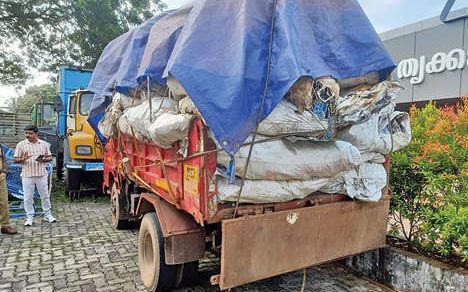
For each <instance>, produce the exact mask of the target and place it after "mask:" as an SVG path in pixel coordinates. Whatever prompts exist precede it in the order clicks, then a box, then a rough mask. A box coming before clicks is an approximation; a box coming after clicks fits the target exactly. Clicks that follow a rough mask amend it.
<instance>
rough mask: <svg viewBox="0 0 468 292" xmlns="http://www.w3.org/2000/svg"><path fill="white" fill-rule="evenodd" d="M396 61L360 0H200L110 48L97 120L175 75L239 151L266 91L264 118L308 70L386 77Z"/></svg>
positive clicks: (219, 134)
mask: <svg viewBox="0 0 468 292" xmlns="http://www.w3.org/2000/svg"><path fill="white" fill-rule="evenodd" d="M151 24H152V26H151V29H149V28H148V27H149V26H150V25H151ZM272 27H273V29H272ZM270 32H272V34H271V33H270ZM137 34H141V36H140V37H135V35H137ZM143 35H144V36H145V37H143ZM144 40H146V44H145V45H144V44H143V42H144ZM135 42H138V44H135ZM123 56H125V57H123ZM394 67H395V66H394V63H393V61H392V59H391V58H390V56H389V54H388V53H387V51H386V50H385V48H384V46H383V44H382V42H381V40H380V38H379V36H378V35H377V33H376V32H375V30H374V28H373V27H372V25H371V24H370V22H369V20H368V19H367V17H366V15H365V14H364V12H363V11H362V9H361V7H360V6H359V4H358V2H357V1H356V0H341V1H327V0H264V1H249V0H236V1H228V0H204V1H203V0H202V1H196V2H195V4H193V7H191V6H190V7H186V8H185V9H182V10H176V11H168V12H165V13H162V14H161V15H159V16H156V17H155V18H152V19H150V20H149V21H147V22H145V23H144V24H143V25H142V26H141V27H138V28H136V29H134V30H132V31H130V32H128V33H127V34H124V35H123V36H121V37H119V38H117V39H116V40H114V41H113V42H111V43H110V44H109V45H108V46H107V47H106V48H105V50H104V52H103V53H102V55H101V58H100V60H99V62H98V64H97V66H96V70H95V72H94V74H93V78H92V80H91V82H90V85H89V87H88V89H89V90H91V91H93V92H95V93H96V97H95V100H94V101H93V106H92V107H93V110H92V111H91V115H90V120H92V118H93V116H96V115H98V114H99V113H101V114H102V111H103V109H102V105H103V104H104V98H103V96H104V95H108V94H110V93H111V90H116V91H121V92H124V93H125V92H126V91H128V88H133V87H135V86H137V82H142V81H144V80H146V79H147V78H148V77H149V78H150V80H151V81H152V82H153V84H165V78H166V77H167V76H168V75H169V74H170V75H172V76H173V77H175V79H177V80H178V81H179V82H180V83H181V84H182V85H183V86H184V88H185V90H186V91H187V93H188V94H189V95H190V97H191V98H192V99H193V101H194V103H195V105H196V106H197V108H198V110H199V111H200V112H201V114H202V116H203V118H204V119H205V121H206V123H207V124H208V126H209V127H210V128H211V129H212V131H213V133H214V135H215V136H216V139H217V140H218V142H220V144H221V145H222V147H223V148H224V149H225V150H226V151H227V152H228V153H231V154H234V153H235V152H237V150H238V149H239V147H240V145H241V144H242V143H243V141H244V140H245V139H246V137H247V136H248V135H249V134H250V133H251V132H252V131H253V130H254V129H255V126H256V123H257V118H258V114H259V111H260V107H261V102H262V98H263V95H264V94H266V95H265V99H264V109H263V114H262V116H261V118H262V119H263V118H265V117H266V116H267V115H268V114H269V113H270V112H271V111H272V110H273V109H274V108H275V106H276V105H277V104H278V102H279V101H280V100H281V98H283V96H284V95H285V93H286V92H287V91H288V89H289V88H290V87H291V86H292V84H294V82H295V81H296V80H297V79H298V78H299V77H300V76H304V75H307V76H311V77H313V78H317V77H322V76H332V77H334V78H336V79H346V78H351V77H357V76H362V75H364V74H366V73H370V72H378V73H379V74H380V76H381V79H383V78H385V77H386V75H387V74H388V73H389V72H391V71H392V70H393V68H394ZM267 68H270V78H269V80H268V82H266V80H267V77H266V76H267ZM265 88H266V90H265ZM93 122H95V123H96V121H93Z"/></svg>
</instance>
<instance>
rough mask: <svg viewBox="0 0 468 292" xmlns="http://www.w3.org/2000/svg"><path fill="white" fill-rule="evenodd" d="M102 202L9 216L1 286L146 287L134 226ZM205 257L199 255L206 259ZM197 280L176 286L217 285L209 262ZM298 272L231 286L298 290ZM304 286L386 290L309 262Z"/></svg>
mask: <svg viewBox="0 0 468 292" xmlns="http://www.w3.org/2000/svg"><path fill="white" fill-rule="evenodd" d="M109 209H110V205H109V204H107V203H89V202H80V203H59V204H56V205H55V206H54V212H55V215H56V217H57V219H58V220H59V221H58V222H57V223H52V224H50V223H47V222H43V221H41V218H37V217H36V218H35V224H34V225H33V226H32V227H24V226H23V219H14V220H13V223H14V224H15V225H16V226H17V227H18V231H19V234H18V235H15V236H7V235H3V234H1V235H0V291H41V292H42V291H70V292H71V291H125V292H127V291H129V292H131V291H146V290H145V289H144V287H143V286H142V284H141V281H140V278H139V271H138V263H137V235H138V230H124V231H117V230H114V229H113V228H112V226H111V225H110V218H109ZM205 263H206V261H202V264H205ZM204 270H205V271H204V272H202V273H201V274H200V278H199V283H198V284H197V285H196V286H193V287H189V288H183V289H179V290H178V291H194V292H197V291H217V290H219V289H216V288H215V287H212V286H211V285H210V284H209V276H210V275H211V272H210V268H205V269H204ZM302 279H303V272H302V271H300V272H294V273H289V274H285V275H283V276H279V277H274V278H271V279H268V280H264V281H259V282H256V283H253V284H249V285H245V286H242V287H239V288H235V289H232V291H299V290H300V288H301V286H302ZM305 291H390V290H389V289H388V288H386V287H383V286H380V285H378V284H376V283H375V282H372V281H370V280H368V279H366V278H362V277H359V276H357V275H354V274H353V273H351V272H350V271H349V270H347V269H346V268H344V267H343V266H341V265H340V264H329V265H325V266H321V267H315V268H309V269H307V272H306V285H305Z"/></svg>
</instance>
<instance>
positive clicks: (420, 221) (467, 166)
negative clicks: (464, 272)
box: [390, 96, 468, 264]
mask: <svg viewBox="0 0 468 292" xmlns="http://www.w3.org/2000/svg"><path fill="white" fill-rule="evenodd" d="M410 115H411V132H412V136H413V137H412V141H411V144H410V145H409V146H408V147H407V148H405V149H402V150H400V151H398V152H396V153H394V154H393V156H392V173H391V180H390V181H391V188H392V193H393V198H392V204H391V211H392V216H393V219H394V220H393V222H394V223H393V226H392V227H393V231H394V232H397V233H400V232H401V233H403V235H404V236H405V238H406V239H407V240H408V241H411V242H412V243H413V244H414V245H415V246H418V247H419V248H420V249H422V250H424V251H429V252H435V253H437V254H440V255H442V256H443V257H458V258H461V260H462V261H463V262H464V263H465V264H467V263H468V138H467V137H468V96H467V97H463V98H462V100H461V102H460V103H459V104H458V105H457V106H451V107H444V108H437V107H436V106H435V104H434V103H432V102H431V103H429V104H428V105H426V106H425V107H424V108H421V109H418V108H416V107H413V108H411V111H410Z"/></svg>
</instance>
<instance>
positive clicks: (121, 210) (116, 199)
mask: <svg viewBox="0 0 468 292" xmlns="http://www.w3.org/2000/svg"><path fill="white" fill-rule="evenodd" d="M124 189H125V188H124ZM122 191H124V190H122ZM125 195H126V194H125V193H121V190H118V189H117V186H116V184H115V183H112V186H111V222H112V226H114V228H115V229H119V230H120V229H126V228H128V227H129V226H130V224H129V223H130V222H129V221H128V211H127V208H126V207H127V204H125V202H126V200H125V198H123V197H124V196H125Z"/></svg>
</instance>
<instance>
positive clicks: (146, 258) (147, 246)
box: [143, 233, 154, 268]
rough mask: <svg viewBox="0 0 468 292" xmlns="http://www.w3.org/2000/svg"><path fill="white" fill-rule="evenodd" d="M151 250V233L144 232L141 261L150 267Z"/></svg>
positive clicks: (152, 260) (152, 259)
mask: <svg viewBox="0 0 468 292" xmlns="http://www.w3.org/2000/svg"><path fill="white" fill-rule="evenodd" d="M153 251H154V250H153V240H152V238H151V234H149V233H146V234H145V239H144V246H143V263H144V265H145V266H146V267H149V268H151V267H152V266H153V265H154V264H153V263H154V253H153Z"/></svg>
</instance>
